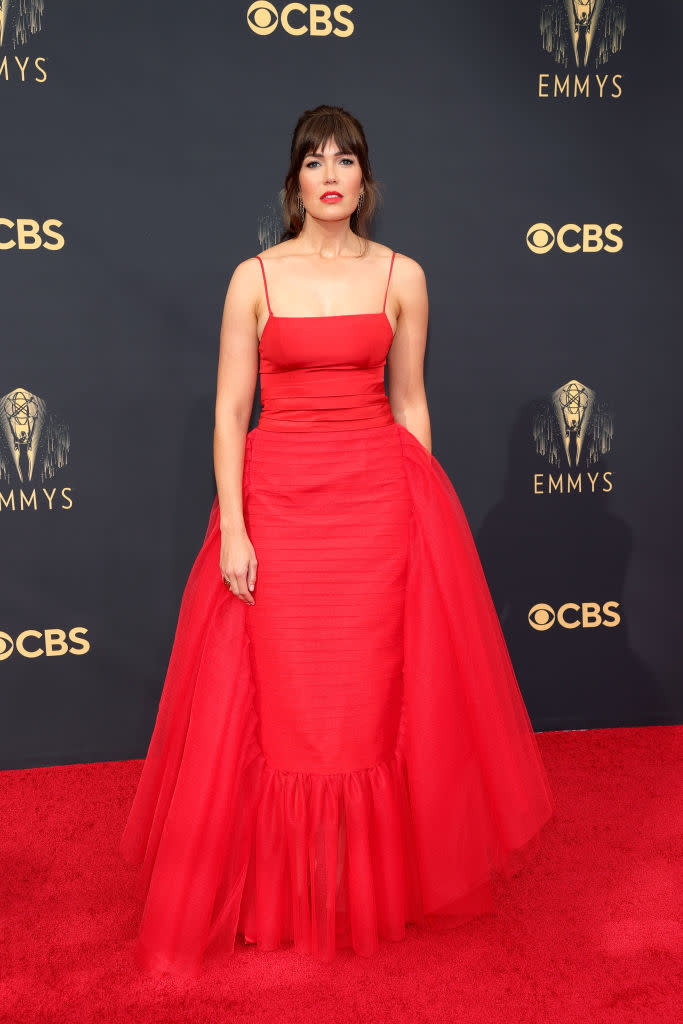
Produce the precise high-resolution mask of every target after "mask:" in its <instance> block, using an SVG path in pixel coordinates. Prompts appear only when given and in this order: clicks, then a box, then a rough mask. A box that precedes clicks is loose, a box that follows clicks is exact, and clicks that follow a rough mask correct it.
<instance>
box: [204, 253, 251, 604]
mask: <svg viewBox="0 0 683 1024" xmlns="http://www.w3.org/2000/svg"><path fill="white" fill-rule="evenodd" d="M254 267H256V270H258V265H257V264H256V261H255V260H245V261H244V262H243V263H240V264H238V266H237V267H236V268H235V270H234V272H233V275H232V277H231V279H230V283H229V285H228V290H227V294H226V296H225V304H224V306H223V319H222V323H221V333H220V350H219V356H218V381H217V388H216V414H215V425H214V434H213V462H214V472H215V475H216V488H217V491H218V504H219V509H220V530H221V555H220V571H221V574H222V575H223V577H224V579H227V580H228V581H229V583H230V590H231V592H232V593H233V594H234V595H235V597H239V598H240V599H241V600H242V601H244V602H245V603H246V604H254V598H253V596H252V593H251V591H253V589H254V585H255V583H256V566H257V561H256V554H255V552H254V548H253V546H252V544H251V541H250V540H249V537H248V535H247V531H246V526H245V523H244V509H243V505H242V475H243V471H244V449H245V442H246V435H247V430H248V428H249V419H250V417H251V410H252V407H253V404H254V391H255V389H256V378H257V376H258V337H257V331H256V317H257V301H258V292H257V290H256V288H257V278H256V275H255V272H254Z"/></svg>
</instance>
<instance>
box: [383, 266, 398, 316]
mask: <svg viewBox="0 0 683 1024" xmlns="http://www.w3.org/2000/svg"><path fill="white" fill-rule="evenodd" d="M395 255H396V253H395V252H392V254H391V263H390V265H389V277H388V278H387V290H386V291H385V293H384V305H383V306H382V312H384V311H385V309H386V305H387V295H388V294H389V282H390V281H391V271H392V270H393V268H394V256H395Z"/></svg>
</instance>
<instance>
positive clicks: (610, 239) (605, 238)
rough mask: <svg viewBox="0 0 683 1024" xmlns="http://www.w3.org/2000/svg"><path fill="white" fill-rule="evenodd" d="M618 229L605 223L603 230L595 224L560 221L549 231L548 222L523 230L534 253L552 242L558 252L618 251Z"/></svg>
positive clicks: (620, 243)
mask: <svg viewBox="0 0 683 1024" xmlns="http://www.w3.org/2000/svg"><path fill="white" fill-rule="evenodd" d="M621 230H622V225H621V224H608V225H607V227H606V228H605V229H604V230H603V228H601V227H600V225H599V224H583V225H579V224H564V225H563V226H562V227H561V228H559V229H558V230H557V231H553V229H552V228H551V227H550V224H544V223H542V222H540V223H538V224H532V226H531V227H530V228H529V230H528V231H527V233H526V244H527V245H528V247H529V248H530V249H531V251H532V252H533V253H536V255H538V256H543V255H544V254H545V253H547V252H550V250H551V249H552V247H553V246H554V245H557V248H558V249H561V250H562V252H620V251H621V250H622V249H623V247H624V240H623V238H621V237H620V235H619V232H620V231H621Z"/></svg>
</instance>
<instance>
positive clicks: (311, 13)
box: [247, 0, 354, 36]
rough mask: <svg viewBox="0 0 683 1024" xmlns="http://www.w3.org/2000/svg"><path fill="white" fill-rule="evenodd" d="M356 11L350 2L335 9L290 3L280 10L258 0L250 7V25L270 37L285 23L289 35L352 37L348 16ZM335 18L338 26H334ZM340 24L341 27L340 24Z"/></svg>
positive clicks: (259, 34)
mask: <svg viewBox="0 0 683 1024" xmlns="http://www.w3.org/2000/svg"><path fill="white" fill-rule="evenodd" d="M352 12H353V7H351V6H350V5H349V4H339V5H338V6H337V7H335V8H334V9H333V8H331V7H328V6H327V4H299V3H291V4H285V6H284V7H283V8H282V10H281V11H280V14H279V15H278V12H277V10H276V8H275V7H274V5H273V4H271V3H269V2H268V0H255V2H254V3H253V4H251V6H250V7H249V9H248V10H247V25H248V26H249V28H250V29H251V31H252V32H255V33H256V35H257V36H269V35H270V33H271V32H274V31H275V29H276V28H277V27H278V24H280V25H282V27H283V29H284V30H285V32H287V33H288V34H289V35H290V36H303V35H306V33H308V34H309V35H312V36H329V35H330V33H332V34H333V35H335V36H350V35H352V34H353V28H354V26H353V22H352V21H351V20H350V19H349V18H347V17H345V15H347V14H351V13H352ZM333 21H334V22H336V26H335V27H333ZM339 26H341V27H339Z"/></svg>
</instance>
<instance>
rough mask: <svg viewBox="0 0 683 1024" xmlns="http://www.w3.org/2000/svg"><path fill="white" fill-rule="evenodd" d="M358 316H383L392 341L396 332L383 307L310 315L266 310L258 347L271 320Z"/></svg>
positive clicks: (334, 318)
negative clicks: (279, 313)
mask: <svg viewBox="0 0 683 1024" xmlns="http://www.w3.org/2000/svg"><path fill="white" fill-rule="evenodd" d="M358 316H382V317H384V319H385V321H386V323H387V324H388V325H389V330H390V331H391V340H392V341H393V340H394V338H395V337H396V332H395V330H394V328H393V327H392V324H391V320H390V319H389V317H388V315H387V312H386V310H385V309H381V310H380V311H379V312H378V313H314V314H313V315H312V316H310V315H309V316H277V315H276V314H275V313H272V312H270V310H269V311H268V319H267V320H266V322H265V324H264V325H263V330H262V331H261V337H260V338H259V340H258V343H259V347H260V345H261V342H262V341H263V338H264V335H265V333H266V331H267V330H268V324H269V323H270V321H271V320H340V319H343V318H344V317H346V318H347V319H348V318H349V317H358Z"/></svg>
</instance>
